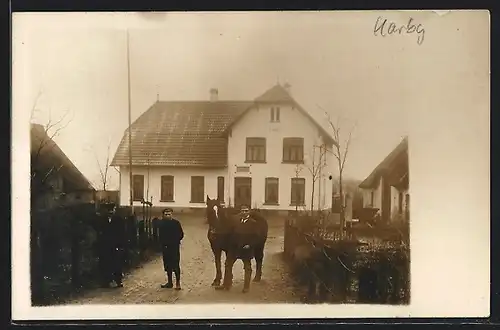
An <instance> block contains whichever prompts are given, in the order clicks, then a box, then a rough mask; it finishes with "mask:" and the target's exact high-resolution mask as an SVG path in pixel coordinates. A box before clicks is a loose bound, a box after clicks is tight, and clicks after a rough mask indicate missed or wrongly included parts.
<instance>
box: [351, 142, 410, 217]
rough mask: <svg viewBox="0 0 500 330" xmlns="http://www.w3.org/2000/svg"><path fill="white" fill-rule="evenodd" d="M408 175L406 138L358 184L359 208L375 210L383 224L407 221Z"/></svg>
mask: <svg viewBox="0 0 500 330" xmlns="http://www.w3.org/2000/svg"><path fill="white" fill-rule="evenodd" d="M408 172H409V171H408V138H407V137H405V138H404V139H403V140H402V141H401V142H400V143H399V145H398V146H397V147H396V148H395V149H394V150H393V151H392V152H391V153H390V154H389V155H387V157H386V158H385V159H384V160H383V161H382V162H381V163H380V164H379V165H378V166H377V167H376V168H375V169H374V170H373V171H372V172H371V173H370V175H369V176H368V177H367V178H366V179H365V180H364V181H363V182H361V184H360V185H359V187H360V188H361V189H362V191H363V207H364V208H376V209H379V210H380V216H381V220H382V221H383V222H384V223H391V222H398V221H408V220H409V217H410V194H409V176H408Z"/></svg>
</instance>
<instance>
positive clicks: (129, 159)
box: [127, 29, 134, 215]
mask: <svg viewBox="0 0 500 330" xmlns="http://www.w3.org/2000/svg"><path fill="white" fill-rule="evenodd" d="M127 92H128V93H127V94H128V166H129V182H130V184H129V186H130V211H131V213H132V215H134V200H133V191H134V190H133V189H134V187H133V185H134V182H133V175H132V110H131V101H130V51H129V32H128V29H127Z"/></svg>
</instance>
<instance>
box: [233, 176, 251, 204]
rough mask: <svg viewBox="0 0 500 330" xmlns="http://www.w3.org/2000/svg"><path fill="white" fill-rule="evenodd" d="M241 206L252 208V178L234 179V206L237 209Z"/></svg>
mask: <svg viewBox="0 0 500 330" xmlns="http://www.w3.org/2000/svg"><path fill="white" fill-rule="evenodd" d="M242 204H246V205H248V206H249V207H250V208H251V207H252V178H248V177H236V178H234V206H235V207H236V208H239V207H240V206H241V205H242Z"/></svg>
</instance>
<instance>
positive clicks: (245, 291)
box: [241, 288, 249, 293]
mask: <svg viewBox="0 0 500 330" xmlns="http://www.w3.org/2000/svg"><path fill="white" fill-rule="evenodd" d="M248 291H249V289H247V288H244V289H243V290H242V291H241V292H243V293H247V292H248Z"/></svg>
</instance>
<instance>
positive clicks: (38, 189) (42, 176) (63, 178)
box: [31, 124, 96, 210]
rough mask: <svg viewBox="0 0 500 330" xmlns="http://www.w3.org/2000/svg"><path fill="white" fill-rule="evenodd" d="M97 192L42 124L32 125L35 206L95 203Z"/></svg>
mask: <svg viewBox="0 0 500 330" xmlns="http://www.w3.org/2000/svg"><path fill="white" fill-rule="evenodd" d="M95 194H96V190H95V188H94V187H93V186H92V184H91V183H90V181H88V180H87V178H86V177H85V176H84V175H83V174H82V173H81V172H80V170H78V168H77V167H76V166H75V165H74V164H73V163H72V162H71V160H69V158H68V157H67V156H66V155H65V153H64V152H63V151H62V150H61V148H60V147H59V146H58V145H57V144H56V143H55V142H54V141H53V140H52V138H51V137H50V136H49V135H48V134H47V132H46V130H45V128H44V127H43V126H42V125H39V124H32V125H31V206H32V209H33V210H49V209H51V208H54V207H57V206H61V205H74V204H82V203H92V202H94V201H95V197H96V196H95Z"/></svg>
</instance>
